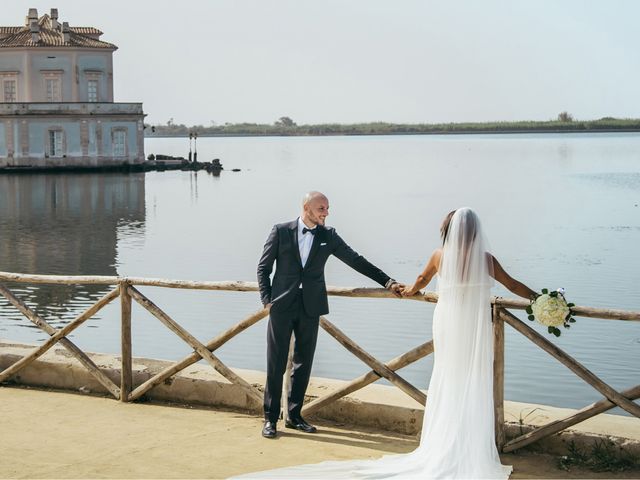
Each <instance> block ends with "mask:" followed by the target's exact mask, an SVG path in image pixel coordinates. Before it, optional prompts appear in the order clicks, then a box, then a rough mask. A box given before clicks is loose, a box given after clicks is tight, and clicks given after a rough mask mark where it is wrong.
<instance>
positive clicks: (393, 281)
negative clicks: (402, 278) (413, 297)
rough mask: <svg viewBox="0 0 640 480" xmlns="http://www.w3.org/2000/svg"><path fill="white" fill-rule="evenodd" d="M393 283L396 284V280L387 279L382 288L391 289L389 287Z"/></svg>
mask: <svg viewBox="0 0 640 480" xmlns="http://www.w3.org/2000/svg"><path fill="white" fill-rule="evenodd" d="M394 283H398V282H396V280H395V279H393V278H389V280H387V283H385V284H384V288H386V289H387V290H388V289H389V287H391V285H393V284H394Z"/></svg>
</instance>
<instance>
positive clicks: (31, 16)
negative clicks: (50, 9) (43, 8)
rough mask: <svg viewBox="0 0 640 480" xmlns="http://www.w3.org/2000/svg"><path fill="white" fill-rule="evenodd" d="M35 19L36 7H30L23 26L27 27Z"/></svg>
mask: <svg viewBox="0 0 640 480" xmlns="http://www.w3.org/2000/svg"><path fill="white" fill-rule="evenodd" d="M37 21H38V9H37V8H30V9H29V15H27V21H26V23H25V26H27V27H29V26H31V24H32V23H33V22H37Z"/></svg>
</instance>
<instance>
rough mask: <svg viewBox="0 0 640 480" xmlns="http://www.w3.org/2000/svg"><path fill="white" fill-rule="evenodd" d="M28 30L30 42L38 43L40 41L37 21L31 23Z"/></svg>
mask: <svg viewBox="0 0 640 480" xmlns="http://www.w3.org/2000/svg"><path fill="white" fill-rule="evenodd" d="M29 29H30V30H31V40H32V41H33V43H38V42H39V41H40V25H38V22H37V21H35V22H31V25H30V27H29Z"/></svg>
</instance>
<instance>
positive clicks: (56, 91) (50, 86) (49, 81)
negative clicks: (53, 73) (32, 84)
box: [45, 77, 62, 102]
mask: <svg viewBox="0 0 640 480" xmlns="http://www.w3.org/2000/svg"><path fill="white" fill-rule="evenodd" d="M45 82H46V86H47V102H61V101H62V95H61V92H60V79H59V78H51V77H50V78H46V79H45Z"/></svg>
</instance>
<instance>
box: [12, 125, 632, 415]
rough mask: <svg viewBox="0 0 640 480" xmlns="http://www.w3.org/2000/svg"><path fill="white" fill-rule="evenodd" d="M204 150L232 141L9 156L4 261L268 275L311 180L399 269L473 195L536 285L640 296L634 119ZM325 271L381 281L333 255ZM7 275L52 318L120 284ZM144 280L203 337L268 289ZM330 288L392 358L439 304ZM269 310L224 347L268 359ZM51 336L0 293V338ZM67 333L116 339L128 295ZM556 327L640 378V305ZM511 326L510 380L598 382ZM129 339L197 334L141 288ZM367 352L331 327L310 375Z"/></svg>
mask: <svg viewBox="0 0 640 480" xmlns="http://www.w3.org/2000/svg"><path fill="white" fill-rule="evenodd" d="M187 149H188V140H186V139H147V140H146V151H147V154H149V153H164V154H174V155H175V154H178V155H184V154H185V153H186V150H187ZM198 154H199V158H200V160H210V159H212V158H220V159H221V161H222V163H223V165H224V166H225V169H226V170H225V171H223V172H222V174H221V175H220V176H219V177H214V176H212V175H209V174H207V173H204V172H200V173H193V172H189V173H187V172H162V173H159V172H153V173H147V174H128V175H127V174H73V175H66V174H59V175H29V176H16V175H1V176H0V195H1V197H0V270H3V271H15V272H26V273H41V274H75V275H78V274H98V275H131V276H148V277H162V278H174V279H193V280H248V281H255V278H256V277H255V270H256V263H257V260H258V258H259V256H260V253H261V250H262V245H263V243H264V240H265V239H266V236H267V234H268V232H269V230H270V228H271V226H272V225H273V224H274V223H277V222H282V221H287V220H291V219H294V218H295V217H296V216H297V215H298V212H299V203H300V199H301V197H302V194H303V193H304V192H305V191H307V190H311V189H318V190H321V191H323V192H325V193H326V194H327V195H328V197H329V199H330V202H331V210H330V212H331V215H330V217H329V220H328V224H330V225H332V226H334V227H336V229H337V230H338V232H339V233H340V234H341V235H342V236H343V238H345V240H346V241H347V242H348V243H350V244H351V246H353V247H354V248H355V249H356V250H357V251H359V252H360V253H362V254H364V255H365V256H366V257H367V258H368V259H369V260H371V261H372V262H373V263H375V264H376V265H378V266H379V267H381V268H382V269H383V270H384V271H385V272H387V273H388V274H390V275H391V276H393V277H395V278H397V279H399V280H401V281H404V282H411V281H413V280H414V278H415V276H416V275H417V274H418V272H419V271H420V270H421V268H422V267H423V266H424V263H425V261H426V259H427V258H428V257H429V255H430V253H431V252H432V251H433V249H434V248H436V247H438V244H439V239H438V228H439V225H440V222H441V220H442V218H443V217H444V215H445V214H446V213H447V212H448V211H449V210H451V209H453V208H455V207H458V206H463V205H468V206H472V207H474V208H475V209H476V210H477V211H478V213H479V214H480V216H481V218H482V219H483V221H484V226H485V229H486V231H487V234H488V236H489V239H490V242H491V245H492V250H493V252H494V254H495V255H496V256H497V257H498V259H499V260H500V262H501V263H502V265H503V266H504V267H505V268H506V270H507V271H508V272H510V273H511V274H512V275H513V276H514V277H516V278H518V279H520V280H522V281H524V282H525V283H527V284H528V285H530V286H531V287H532V288H534V289H538V290H539V289H541V288H544V287H547V288H552V289H553V288H556V287H560V286H563V287H565V288H566V289H567V296H568V298H569V300H570V301H573V302H574V303H576V304H581V305H589V306H595V307H604V308H621V309H629V310H640V290H639V289H638V287H637V286H638V284H640V272H639V270H638V268H637V267H638V249H637V245H638V244H640V206H639V204H640V135H638V134H594V135H586V134H584V135H583V134H575V135H572V134H566V135H537V134H532V135H451V136H393V137H384V136H381V137H321V138H200V139H199V141H198ZM231 168H240V169H241V171H240V172H231V170H230V169H231ZM327 279H328V282H329V284H331V285H340V286H376V285H375V284H373V282H371V281H370V280H369V279H367V278H364V277H362V276H360V275H359V274H357V273H356V272H354V271H352V270H350V269H349V268H348V267H346V266H345V265H343V264H342V263H341V262H340V261H338V260H337V259H334V260H330V262H329V263H328V265H327ZM11 288H12V289H13V290H14V291H15V292H16V293H17V294H18V295H19V296H20V297H21V298H23V299H25V300H26V301H27V303H29V304H30V305H33V306H34V307H35V308H36V310H37V311H38V312H39V313H40V314H41V315H42V316H43V317H44V318H46V319H48V320H49V321H50V322H51V324H52V325H54V326H56V327H59V326H61V325H64V324H66V323H68V322H69V321H70V320H71V319H72V318H73V317H74V316H76V315H78V314H79V313H80V312H81V311H83V310H84V309H85V308H86V307H87V305H89V304H90V303H91V302H92V301H95V299H96V298H98V297H100V296H101V295H103V294H104V293H105V292H106V291H107V289H106V288H103V287H87V286H43V285H39V286H38V285H35V286H34V285H15V284H12V285H11ZM428 288H429V289H434V288H435V286H434V285H433V284H432V285H430V286H429V287H428ZM142 290H143V292H144V293H145V294H147V295H148V296H149V297H150V298H151V299H152V300H154V301H155V302H156V303H157V304H158V305H159V306H160V307H161V308H163V309H165V311H167V312H168V313H169V314H170V315H172V316H173V318H175V319H176V320H177V321H178V322H179V323H180V324H181V325H183V326H184V327H185V328H186V329H187V330H189V331H190V332H191V333H193V334H194V335H195V336H196V337H198V338H199V339H200V340H201V341H203V342H206V341H208V340H209V339H211V338H213V337H215V336H216V335H217V334H218V333H219V332H221V331H222V330H224V329H226V328H227V327H229V326H231V325H233V324H234V323H236V322H237V321H239V320H240V319H241V318H243V317H245V316H246V315H248V314H249V313H251V312H253V311H255V310H257V309H258V308H259V306H260V302H259V297H258V294H257V293H236V292H204V291H195V292H194V291H186V290H169V289H160V288H144V289H142ZM494 293H496V294H498V295H505V296H510V294H509V293H508V292H506V291H505V290H504V289H501V288H497V287H496V289H495V292H494ZM330 308H331V314H330V315H329V319H330V320H331V321H332V322H333V323H334V324H336V325H337V326H338V327H339V328H341V329H342V330H343V331H344V332H345V333H346V334H347V335H349V336H351V337H352V338H353V339H354V340H355V341H356V342H358V343H359V344H360V345H361V346H362V347H363V348H365V349H366V350H367V351H369V352H370V353H371V354H373V355H374V356H376V357H378V358H380V359H381V360H385V361H386V360H389V359H391V358H393V357H395V356H397V355H400V354H402V353H404V352H405V351H407V350H409V349H410V348H413V347H415V346H417V345H419V344H421V343H423V342H424V341H426V340H427V339H429V338H431V334H430V332H431V316H432V312H433V306H432V305H429V304H423V303H421V302H410V301H396V300H380V299H378V300H376V299H341V298H331V299H330ZM521 318H522V316H521ZM536 328H537V327H536ZM265 329H266V321H262V322H261V323H259V324H258V325H256V326H254V327H252V328H251V329H249V330H248V331H246V332H244V333H242V334H241V335H240V336H238V337H236V338H234V339H233V340H232V341H230V342H229V343H228V344H227V345H225V346H224V347H223V348H221V349H220V350H219V351H217V352H216V354H217V355H219V356H220V358H221V359H222V360H223V361H224V362H226V363H227V364H228V365H230V366H233V367H239V368H250V369H257V370H264V366H265V355H266V347H265V341H264V336H265ZM538 330H539V331H541V332H543V333H544V331H543V330H542V329H541V328H540V329H538ZM544 334H545V335H547V334H546V333H544ZM45 337H46V334H44V333H42V332H40V331H39V330H38V329H36V328H35V327H33V326H32V325H31V324H30V323H29V322H28V321H27V320H26V319H24V318H23V317H21V316H20V315H19V314H18V313H17V312H16V311H15V310H14V309H13V308H12V307H11V306H8V304H7V302H6V301H4V300H2V299H0V338H5V339H11V340H16V341H22V342H41V341H43V340H44V339H45ZM71 337H72V339H73V341H74V342H76V343H77V344H78V345H79V346H80V347H81V348H83V349H86V350H88V351H101V352H111V353H117V352H118V351H119V338H120V337H119V305H118V303H115V304H113V305H110V306H108V307H107V308H106V309H104V310H103V311H101V312H100V313H99V314H98V315H97V316H96V317H95V318H93V319H91V320H90V321H89V322H87V323H86V324H85V325H83V326H82V327H81V328H80V329H78V330H77V331H76V332H74V333H73V335H72V336H71ZM552 341H553V342H555V343H557V344H558V345H559V346H560V347H561V348H563V349H564V350H566V351H567V352H568V353H569V354H570V355H572V356H574V357H575V358H576V359H578V360H579V361H581V362H583V363H584V364H585V365H586V366H587V367H588V368H590V369H591V370H592V371H593V372H594V373H596V374H597V375H599V376H601V378H603V379H604V380H605V381H607V382H608V383H610V384H611V385H612V386H614V387H616V388H620V389H625V388H629V387H632V386H635V385H637V384H638V383H640V381H639V379H640V371H639V369H638V365H640V324H638V323H637V322H622V321H604V320H592V319H582V318H580V319H578V323H576V324H574V326H573V327H572V329H571V330H569V331H564V332H563V335H562V337H560V338H559V339H555V338H552ZM506 345H507V347H506V348H507V349H506V362H507V363H506V385H505V390H506V392H505V395H506V398H507V399H509V400H516V401H526V402H536V403H544V404H550V405H557V406H567V407H582V406H584V405H587V404H588V403H591V402H593V401H597V400H599V399H600V398H601V396H600V394H598V393H597V392H596V391H595V390H593V388H591V387H590V386H589V385H587V384H585V383H584V382H583V381H581V380H580V379H578V378H577V377H575V376H574V375H573V374H572V373H571V372H569V371H568V370H567V369H566V368H565V367H564V366H562V365H561V364H559V363H558V362H556V361H555V360H554V359H553V358H551V357H549V356H548V355H547V354H546V353H544V352H543V351H541V350H540V349H538V348H537V347H535V346H533V345H532V344H531V343H530V342H529V341H528V340H526V339H525V338H524V337H522V336H521V335H520V334H518V333H517V332H515V331H513V330H512V329H510V328H509V327H507V329H506ZM133 351H134V355H137V356H146V357H154V358H164V359H178V358H181V357H183V356H185V355H187V354H188V353H190V349H189V347H188V346H187V345H186V344H185V343H184V342H182V341H181V340H180V339H178V338H177V337H176V336H175V335H173V334H172V333H171V332H169V331H168V330H167V329H166V328H165V327H164V326H163V325H162V324H160V322H159V321H157V320H156V319H154V318H153V317H152V316H150V315H149V314H147V313H146V312H145V311H143V310H142V309H141V308H140V307H138V306H136V305H134V307H133ZM431 366H432V357H429V358H427V359H423V360H421V361H419V362H417V363H416V364H414V365H411V366H409V367H407V368H405V369H403V370H402V371H401V372H400V373H401V375H403V376H404V377H405V378H406V379H408V380H409V381H411V382H413V383H415V384H416V385H417V386H419V387H421V388H425V387H426V386H427V383H428V378H429V375H430V371H431ZM366 371H368V368H367V367H366V366H365V365H364V364H362V363H361V362H360V361H358V360H357V359H355V358H354V357H352V356H351V355H350V354H348V353H347V352H346V351H345V350H344V348H343V347H342V346H340V345H339V344H337V342H335V341H334V340H333V339H332V338H330V337H329V336H328V335H327V334H325V333H321V335H320V339H319V344H318V350H317V354H316V361H315V365H314V371H313V375H315V376H324V377H334V378H342V379H351V378H354V377H356V376H358V375H361V374H362V373H364V372H366Z"/></svg>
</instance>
